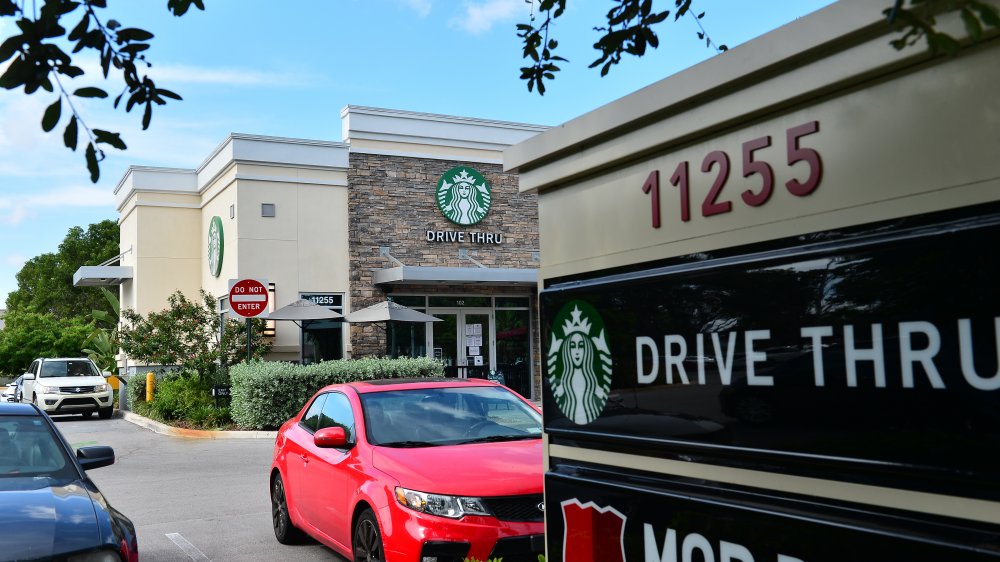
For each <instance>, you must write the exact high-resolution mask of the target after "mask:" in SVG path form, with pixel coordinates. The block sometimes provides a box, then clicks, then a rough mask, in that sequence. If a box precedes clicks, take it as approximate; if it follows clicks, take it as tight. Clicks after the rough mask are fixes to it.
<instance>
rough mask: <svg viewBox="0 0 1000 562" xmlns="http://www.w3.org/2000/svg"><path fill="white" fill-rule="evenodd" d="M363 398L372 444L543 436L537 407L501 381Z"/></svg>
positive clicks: (406, 444) (411, 444)
mask: <svg viewBox="0 0 1000 562" xmlns="http://www.w3.org/2000/svg"><path fill="white" fill-rule="evenodd" d="M361 404H362V408H363V410H364V415H365V427H366V433H367V436H368V441H369V443H371V444H372V445H382V446H385V447H431V446H436V445H459V444H465V443H481V442H484V441H516V440H520V439H540V438H541V436H542V419H541V416H540V415H539V414H538V412H536V411H535V410H534V409H532V408H531V407H530V406H528V405H527V404H525V403H524V402H523V401H522V400H521V399H520V398H518V397H517V396H516V395H514V394H513V393H512V392H510V391H509V390H507V389H505V388H500V387H490V386H477V387H460V388H454V387H452V388H424V389H414V390H391V391H386V392H368V393H364V394H362V395H361Z"/></svg>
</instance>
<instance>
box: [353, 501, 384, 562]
mask: <svg viewBox="0 0 1000 562" xmlns="http://www.w3.org/2000/svg"><path fill="white" fill-rule="evenodd" d="M354 562H385V551H384V549H383V548H382V533H380V532H379V530H378V520H376V519H375V513H373V512H372V510H370V509H366V510H365V511H364V512H363V513H362V514H361V517H358V522H357V523H356V524H355V525H354Z"/></svg>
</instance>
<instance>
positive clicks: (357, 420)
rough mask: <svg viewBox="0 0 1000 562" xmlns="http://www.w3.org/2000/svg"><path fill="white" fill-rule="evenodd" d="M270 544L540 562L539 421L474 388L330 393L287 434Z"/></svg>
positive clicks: (387, 560) (435, 382) (275, 485)
mask: <svg viewBox="0 0 1000 562" xmlns="http://www.w3.org/2000/svg"><path fill="white" fill-rule="evenodd" d="M270 490H271V513H272V519H273V523H274V535H275V537H277V539H278V541H279V542H281V543H284V544H291V543H295V542H298V541H299V540H300V539H302V538H303V533H304V534H308V535H310V536H312V537H314V538H316V539H317V540H319V541H320V542H322V543H323V544H325V545H327V546H329V547H330V548H332V549H334V550H335V551H337V552H338V553H341V554H343V555H345V556H347V557H348V559H350V560H354V561H355V562H360V561H364V562H461V561H462V560H463V559H464V558H466V557H469V558H475V559H477V560H481V561H486V560H489V559H492V558H500V557H502V558H503V560H504V562H521V561H530V562H537V560H538V554H541V553H542V552H544V539H543V532H544V523H543V515H544V509H545V504H544V502H543V499H542V421H541V414H540V412H539V411H538V408H536V407H535V406H534V405H533V404H531V403H530V402H528V401H527V400H525V399H524V398H522V397H521V396H519V395H518V394H516V393H514V392H512V391H510V390H508V389H507V388H506V387H504V386H501V385H498V384H496V383H493V382H490V381H484V380H472V379H405V380H404V379H389V380H383V381H365V382H354V383H347V384H337V385H332V386H328V387H326V388H324V389H322V390H321V391H319V392H318V393H317V394H316V395H315V396H314V397H313V398H312V399H311V400H310V401H309V403H308V404H306V405H305V407H303V408H302V411H301V412H299V414H298V415H297V416H295V417H294V418H292V419H290V420H288V421H287V422H285V424H284V425H283V426H281V429H280V430H279V431H278V436H277V439H276V441H275V445H274V462H273V463H272V465H271V475H270Z"/></svg>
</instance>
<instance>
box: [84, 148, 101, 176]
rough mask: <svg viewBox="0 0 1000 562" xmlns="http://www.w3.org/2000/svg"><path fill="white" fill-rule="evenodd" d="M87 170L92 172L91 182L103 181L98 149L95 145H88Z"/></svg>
mask: <svg viewBox="0 0 1000 562" xmlns="http://www.w3.org/2000/svg"><path fill="white" fill-rule="evenodd" d="M86 158H87V170H89V171H90V181H91V182H93V183H97V180H99V179H101V168H100V165H98V163H97V149H95V148H94V143H87V153H86Z"/></svg>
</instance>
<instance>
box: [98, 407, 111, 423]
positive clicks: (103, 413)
mask: <svg viewBox="0 0 1000 562" xmlns="http://www.w3.org/2000/svg"><path fill="white" fill-rule="evenodd" d="M111 413H112V408H111V407H108V408H101V409H100V410H98V411H97V415H98V416H100V417H101V419H102V420H106V419H110V418H111Z"/></svg>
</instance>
